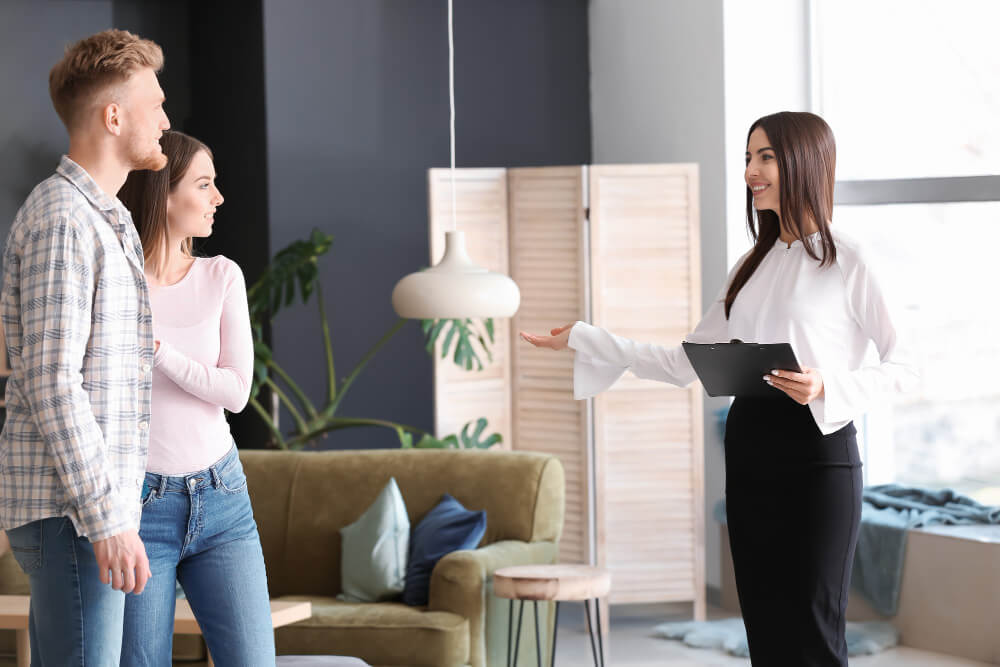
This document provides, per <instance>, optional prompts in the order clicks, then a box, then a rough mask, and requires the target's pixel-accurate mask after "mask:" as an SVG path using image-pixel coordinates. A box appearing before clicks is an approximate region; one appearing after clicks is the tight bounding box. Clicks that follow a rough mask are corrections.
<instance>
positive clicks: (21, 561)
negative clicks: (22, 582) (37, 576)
mask: <svg viewBox="0 0 1000 667" xmlns="http://www.w3.org/2000/svg"><path fill="white" fill-rule="evenodd" d="M7 539H8V541H10V551H11V553H12V554H13V555H14V560H16V561H17V564H18V565H19V566H21V570H22V571H23V572H24V573H25V574H28V575H30V574H32V573H33V572H36V571H38V570H40V569H41V567H42V523H41V521H32V522H31V523H27V524H25V525H23V526H18V527H17V528H12V529H10V530H8V531H7Z"/></svg>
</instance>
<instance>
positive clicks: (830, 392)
mask: <svg viewBox="0 0 1000 667" xmlns="http://www.w3.org/2000/svg"><path fill="white" fill-rule="evenodd" d="M816 370H817V371H818V372H819V374H820V377H822V378H823V397H822V398H817V399H815V400H813V401H810V403H809V409H810V410H811V411H812V413H813V416H814V417H815V418H816V423H817V424H823V423H827V424H832V423H836V422H841V421H846V420H849V419H850V418H851V415H850V414H846V413H849V412H850V409H849V408H848V407H847V406H846V405H844V400H843V397H844V392H843V388H842V386H841V379H840V377H839V374H838V373H837V372H836V371H824V370H822V369H819V368H817V369H816Z"/></svg>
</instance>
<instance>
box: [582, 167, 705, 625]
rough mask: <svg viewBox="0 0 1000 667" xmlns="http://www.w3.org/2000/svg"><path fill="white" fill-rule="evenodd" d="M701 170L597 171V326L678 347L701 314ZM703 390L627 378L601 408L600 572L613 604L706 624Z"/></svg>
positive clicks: (597, 433) (597, 414) (599, 402)
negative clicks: (642, 605)
mask: <svg viewBox="0 0 1000 667" xmlns="http://www.w3.org/2000/svg"><path fill="white" fill-rule="evenodd" d="M697 197H698V172H697V166H696V165H627V166H626V165H618V166H595V167H592V168H591V170H590V224H591V262H590V263H591V280H592V292H591V298H592V309H593V317H592V321H593V323H594V324H595V325H597V326H600V327H604V328H606V329H608V330H610V331H612V332H614V333H616V334H619V335H622V336H626V337H628V338H632V339H634V340H638V341H644V342H651V343H657V344H660V345H678V344H679V343H680V342H681V341H682V340H683V338H684V336H685V335H686V334H687V333H688V332H689V331H691V330H692V329H693V328H694V326H695V325H696V324H697V322H698V319H699V317H700V314H701V303H700V302H701V285H700V255H699V252H700V251H699V227H698V201H697ZM701 396H702V388H701V386H700V385H699V384H697V383H696V384H695V385H694V386H692V387H691V388H688V389H680V388H676V387H672V386H669V385H665V384H662V383H656V382H652V381H646V380H639V379H638V378H635V377H634V376H632V375H631V374H626V376H625V377H624V378H622V379H621V380H620V381H619V382H618V383H617V384H616V385H615V386H614V387H613V388H612V389H611V390H609V391H607V392H605V393H603V394H601V395H600V396H598V397H597V398H595V400H594V456H595V458H596V471H597V481H596V498H597V508H598V510H597V511H598V516H597V526H598V540H597V560H598V563H599V564H600V565H602V566H605V567H608V568H610V569H611V571H612V578H613V582H614V584H613V586H612V592H611V602H612V603H625V602H629V603H633V602H654V601H666V600H693V601H695V608H696V613H698V614H703V613H704V611H703V610H704V527H703V523H702V522H703V514H704V511H703V504H704V498H703V495H704V494H703V490H702V488H703V483H702V468H703V459H702V417H701Z"/></svg>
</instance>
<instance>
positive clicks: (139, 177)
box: [118, 130, 215, 262]
mask: <svg viewBox="0 0 1000 667" xmlns="http://www.w3.org/2000/svg"><path fill="white" fill-rule="evenodd" d="M160 147H161V148H163V154H164V155H166V156H167V166H166V167H164V168H163V169H161V170H159V171H149V170H145V169H144V170H139V171H133V172H132V173H130V174H129V175H128V178H127V179H126V180H125V185H123V186H122V189H121V190H119V191H118V199H120V200H121V202H122V204H124V205H125V208H127V209H128V210H129V213H131V214H132V222H133V223H135V226H136V229H138V230H139V240H141V241H142V254H143V255H144V257H145V259H146V261H147V262H148V261H149V260H150V258H151V257H154V258H159V257H161V256H162V252H163V250H164V248H165V247H166V244H167V196H168V195H169V194H170V193H171V192H173V191H174V189H175V188H176V187H177V184H178V183H180V181H181V179H182V178H184V174H186V173H187V170H188V167H190V166H191V160H192V159H193V158H194V156H195V155H197V154H198V151H205V152H206V153H208V157H209V158H211V159H213V160H214V159H215V158H214V157H213V156H212V151H211V150H209V148H208V146H206V145H205V144H203V143H202V142H200V141H198V140H197V139H195V138H194V137H190V136H188V135H186V134H184V133H183V132H175V131H172V130H171V131H169V132H164V133H163V136H162V137H160ZM191 245H192V244H191V239H190V238H188V239H184V241H183V243H182V244H181V250H182V251H183V252H184V253H185V254H186V255H191ZM154 261H155V260H154Z"/></svg>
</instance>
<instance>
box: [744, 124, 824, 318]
mask: <svg viewBox="0 0 1000 667" xmlns="http://www.w3.org/2000/svg"><path fill="white" fill-rule="evenodd" d="M758 127H759V128H761V129H763V130H764V133H765V134H766V135H767V139H768V141H769V142H770V146H771V148H773V149H774V154H775V157H776V158H777V160H778V175H779V178H780V179H781V180H780V183H779V201H780V206H781V218H780V219H779V218H778V214H777V213H775V212H774V211H768V210H764V211H757V224H756V225H755V224H754V205H753V191H752V190H751V189H750V186H747V227H748V228H749V229H750V236H751V237H752V238H753V240H754V246H753V249H752V250H751V251H750V254H749V255H747V258H746V259H745V260H744V261H743V264H742V265H740V268H739V269H738V270H737V271H736V275H735V276H733V282H732V283H730V285H729V291H728V292H727V293H726V318H727V319H728V318H729V311H730V310H732V307H733V301H735V300H736V295H737V294H739V293H740V290H741V289H743V286H744V285H746V283H747V281H748V280H750V276H752V275H753V272H754V271H756V270H757V267H758V266H760V263H761V261H762V260H763V259H764V256H765V255H766V254H767V253H768V251H769V250H771V248H772V247H774V244H775V242H776V241H777V240H778V237H779V236H780V235H781V227H782V226H784V227H785V229H787V230H788V231H790V232H792V233H793V234H794V235H795V236H796V237H798V238H799V239H802V240H803V241H804V240H805V238H806V232H805V223H806V222H807V221H808V220H812V221H813V222H815V223H816V227H818V228H819V234H820V237H821V238H822V247H823V253H822V257H821V256H819V255H817V254H816V250H815V249H814V248H813V247H812V245H811V244H809V243H805V242H803V244H802V245H803V247H804V248H805V251H806V252H807V253H808V254H809V256H810V257H812V258H813V259H815V260H818V261H819V263H820V266H826V265H829V264H833V262H834V260H836V259H837V248H836V247H835V246H834V243H833V236H831V234H830V220H831V219H832V218H833V183H834V171H835V169H836V166H837V146H836V143H835V142H834V140H833V130H831V129H830V126H829V125H827V124H826V121H825V120H823V119H822V118H820V117H819V116H817V115H816V114H812V113H807V112H804V111H780V112H778V113H775V114H771V115H770V116H764V117H763V118H759V119H757V120H756V121H755V122H754V124H753V125H751V126H750V131H749V132H747V145H748V146H749V145H750V135H751V134H753V131H754V130H756V129H757V128H758Z"/></svg>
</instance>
